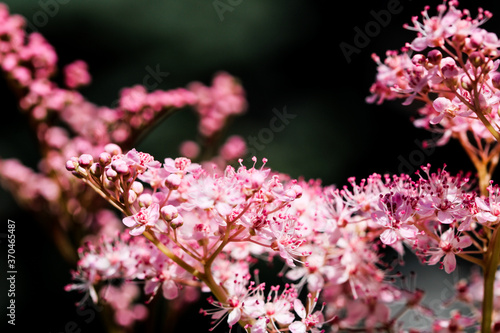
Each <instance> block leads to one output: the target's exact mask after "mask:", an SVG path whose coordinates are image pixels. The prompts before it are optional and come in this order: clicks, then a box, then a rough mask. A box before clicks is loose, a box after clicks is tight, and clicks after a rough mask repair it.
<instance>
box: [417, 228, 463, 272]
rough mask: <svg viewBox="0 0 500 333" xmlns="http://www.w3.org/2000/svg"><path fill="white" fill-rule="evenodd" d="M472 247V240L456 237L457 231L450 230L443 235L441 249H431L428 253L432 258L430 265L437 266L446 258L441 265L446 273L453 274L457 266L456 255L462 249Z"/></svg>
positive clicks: (440, 243) (429, 261)
mask: <svg viewBox="0 0 500 333" xmlns="http://www.w3.org/2000/svg"><path fill="white" fill-rule="evenodd" d="M470 245H472V239H471V238H470V237H469V236H458V235H455V229H453V228H450V229H448V230H446V231H445V232H444V233H443V234H442V235H441V241H440V242H439V247H435V248H431V249H429V250H428V251H427V255H431V257H430V258H429V259H428V260H427V263H428V264H429V265H435V264H437V263H438V261H439V260H440V259H441V258H442V257H443V256H444V259H443V261H442V262H441V264H442V265H443V266H444V270H445V271H446V273H448V274H449V273H451V272H453V271H454V270H455V268H456V266H457V261H456V259H455V254H456V253H458V252H460V251H462V249H464V248H467V247H469V246H470Z"/></svg>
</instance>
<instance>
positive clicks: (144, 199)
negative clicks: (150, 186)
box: [137, 193, 153, 207]
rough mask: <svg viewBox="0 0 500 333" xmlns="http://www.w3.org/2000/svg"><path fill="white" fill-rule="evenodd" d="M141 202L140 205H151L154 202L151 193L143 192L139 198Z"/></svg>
mask: <svg viewBox="0 0 500 333" xmlns="http://www.w3.org/2000/svg"><path fill="white" fill-rule="evenodd" d="M137 201H138V202H139V206H141V207H149V206H151V204H152V203H153V196H152V195H151V194H149V193H143V194H141V195H140V196H139V198H137Z"/></svg>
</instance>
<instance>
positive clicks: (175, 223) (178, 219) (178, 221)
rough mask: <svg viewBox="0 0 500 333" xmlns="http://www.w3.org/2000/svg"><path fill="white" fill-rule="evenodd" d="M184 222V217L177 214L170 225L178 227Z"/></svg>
mask: <svg viewBox="0 0 500 333" xmlns="http://www.w3.org/2000/svg"><path fill="white" fill-rule="evenodd" d="M183 224H184V219H183V218H182V216H181V215H179V216H177V217H176V218H175V219H173V220H172V221H170V226H171V227H172V228H173V229H177V228H179V227H182V225H183ZM202 239H204V238H202Z"/></svg>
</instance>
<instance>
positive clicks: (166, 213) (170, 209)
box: [160, 205, 179, 222]
mask: <svg viewBox="0 0 500 333" xmlns="http://www.w3.org/2000/svg"><path fill="white" fill-rule="evenodd" d="M160 212H161V216H162V217H163V218H164V219H165V221H167V222H170V221H172V220H173V219H175V218H177V216H179V212H178V211H177V208H176V207H174V206H172V205H167V206H163V207H162V208H161V210H160Z"/></svg>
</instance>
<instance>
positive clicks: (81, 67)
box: [64, 60, 91, 88]
mask: <svg viewBox="0 0 500 333" xmlns="http://www.w3.org/2000/svg"><path fill="white" fill-rule="evenodd" d="M64 75H65V82H66V85H67V86H68V87H69V88H77V87H80V86H85V85H87V84H89V83H90V80H91V78H90V74H89V72H88V71H87V63H85V62H84V61H82V60H77V61H75V62H73V63H71V64H69V65H67V66H66V67H65V68H64Z"/></svg>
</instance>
